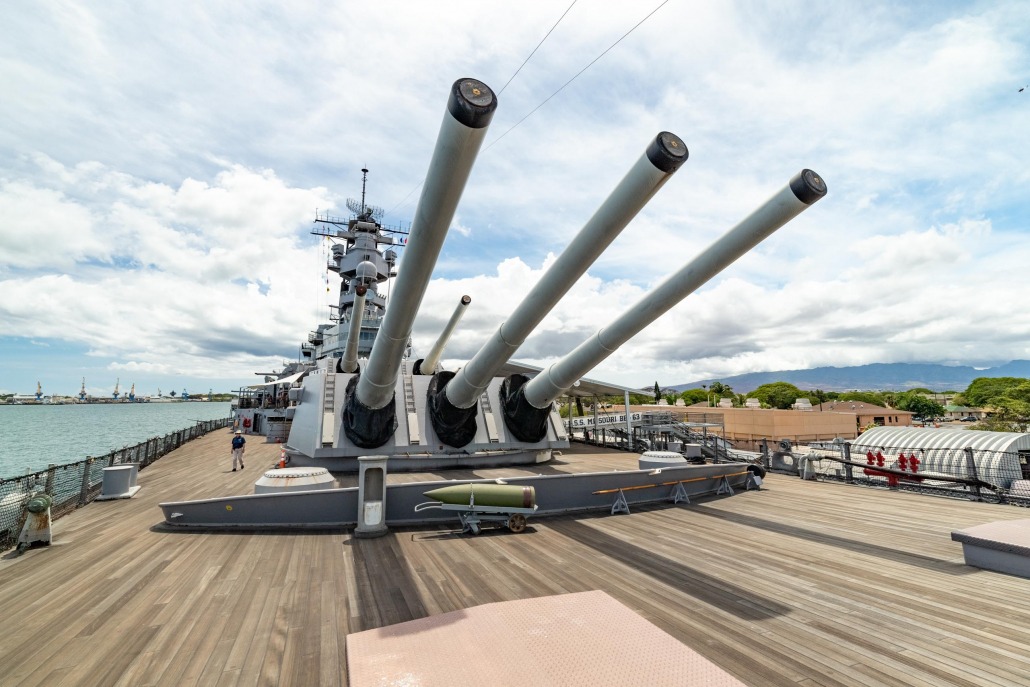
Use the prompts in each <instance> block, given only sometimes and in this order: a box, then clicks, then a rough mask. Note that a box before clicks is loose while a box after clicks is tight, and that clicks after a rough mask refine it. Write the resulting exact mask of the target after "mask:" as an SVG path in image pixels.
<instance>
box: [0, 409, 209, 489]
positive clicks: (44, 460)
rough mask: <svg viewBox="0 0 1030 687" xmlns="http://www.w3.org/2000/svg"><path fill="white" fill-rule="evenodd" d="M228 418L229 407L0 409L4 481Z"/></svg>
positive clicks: (0, 464) (0, 456)
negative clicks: (198, 423)
mask: <svg viewBox="0 0 1030 687" xmlns="http://www.w3.org/2000/svg"><path fill="white" fill-rule="evenodd" d="M229 415H230V404H229V403H203V402H185V403H110V404H100V403H96V404H83V405H78V404H76V405H38V406H36V405H0V477H12V476H15V475H23V474H25V473H26V472H37V471H39V470H45V469H46V467H47V466H48V465H50V464H51V463H53V464H55V465H61V464H62V463H74V462H76V461H79V460H83V459H84V458H86V457H88V456H102V455H104V454H106V453H108V452H110V451H112V450H114V449H118V448H122V447H123V446H132V445H134V444H138V443H140V442H141V441H145V440H146V439H150V438H152V437H160V436H164V435H165V434H169V433H171V432H174V431H176V430H179V429H183V428H185V427H189V426H190V425H192V424H194V422H195V421H197V420H217V419H220V418H225V417H229Z"/></svg>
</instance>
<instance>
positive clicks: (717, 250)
mask: <svg viewBox="0 0 1030 687" xmlns="http://www.w3.org/2000/svg"><path fill="white" fill-rule="evenodd" d="M825 195H826V183H825V182H824V181H823V179H822V178H821V177H820V176H819V175H818V174H816V173H815V172H813V171H812V170H810V169H803V170H801V171H800V172H798V173H797V174H796V175H795V176H794V178H792V179H791V180H790V182H789V183H788V184H787V185H786V186H785V187H784V188H783V189H781V190H780V191H779V192H778V193H776V194H775V195H773V196H772V197H771V198H770V199H769V200H767V201H766V202H765V203H764V204H763V205H761V206H760V207H759V208H758V209H757V210H755V211H754V212H752V213H751V214H750V215H749V216H748V217H747V218H745V219H744V220H743V221H741V222H740V223H739V224H737V226H735V227H734V228H733V229H731V230H730V231H729V232H727V233H726V234H725V235H724V236H723V237H721V238H719V239H718V240H716V241H715V242H714V243H713V244H712V245H711V246H709V247H708V248H707V249H705V250H704V251H703V252H702V253H701V254H700V255H698V256H697V257H696V258H694V259H693V260H692V261H690V262H689V263H687V264H686V265H685V266H683V267H682V268H681V269H680V270H679V271H678V272H676V273H675V274H673V275H672V276H670V277H668V278H667V279H666V280H665V281H664V282H663V283H662V284H660V285H659V286H658V287H657V288H656V289H655V290H654V291H652V292H651V293H649V294H647V295H646V296H644V297H643V298H642V299H641V300H640V301H638V302H637V304H636V305H634V306H633V307H632V308H630V309H629V310H627V311H626V312H625V313H624V314H623V315H622V316H621V317H619V318H618V319H616V320H615V321H614V322H613V323H612V324H610V325H609V326H607V327H605V328H604V329H601V330H600V331H598V332H597V333H596V334H594V336H592V337H591V338H590V339H587V340H586V341H585V342H584V343H582V344H580V345H579V346H578V347H577V348H576V349H575V350H573V351H572V352H571V353H569V354H568V355H566V356H565V357H564V358H562V359H561V360H559V361H558V362H556V363H554V364H553V365H551V366H550V367H549V368H547V369H546V370H544V371H543V372H541V373H540V374H538V375H537V376H536V377H535V378H533V379H532V380H531V381H527V377H525V376H524V375H512V376H511V377H508V378H507V379H506V380H505V381H504V383H503V384H502V387H501V401H502V405H503V414H504V420H505V424H506V425H507V426H508V429H509V430H510V431H511V433H512V434H513V435H514V436H516V437H517V438H518V439H520V440H521V441H528V442H535V441H540V439H541V438H542V437H543V436H544V434H545V432H546V425H545V423H546V419H547V415H548V412H549V409H550V406H551V403H552V402H553V401H554V400H555V399H556V398H558V396H560V395H561V394H563V393H564V392H565V391H567V390H568V389H569V388H570V387H572V385H573V384H574V383H575V382H576V380H578V379H579V378H580V377H582V376H583V375H585V374H586V373H588V372H589V371H590V370H591V369H593V368H594V367H595V366H597V365H598V364H599V363H600V362H601V361H603V360H604V359H605V358H607V357H608V356H609V355H611V354H612V353H614V352H615V351H616V350H617V349H618V348H619V347H620V346H622V345H623V344H624V343H626V342H627V341H628V340H629V339H630V338H632V337H633V336H635V335H636V334H637V333H639V332H640V331H641V330H643V329H644V328H645V327H646V326H648V325H649V324H651V323H652V322H654V321H655V320H656V319H658V318H659V317H660V316H661V315H663V314H665V313H666V312H667V311H668V310H669V309H670V308H672V307H673V306H675V305H676V304H678V303H679V302H680V301H681V300H683V299H684V298H686V297H687V296H688V295H690V294H691V293H693V292H694V291H695V290H696V289H698V288H699V287H700V286H701V285H703V284H704V283H705V282H707V281H708V280H709V279H711V278H712V277H714V276H715V275H717V274H718V273H719V272H721V271H722V270H724V269H725V268H726V267H728V266H729V265H730V264H732V263H733V262H734V261H735V260H736V259H737V258H739V257H740V256H741V255H743V254H744V253H746V252H747V251H749V250H751V249H752V248H754V247H755V246H756V245H758V243H759V242H761V241H762V240H763V239H765V238H766V237H768V236H769V235H770V234H772V233H773V232H774V231H776V230H777V229H779V228H780V227H782V226H783V225H784V224H786V223H787V222H789V221H790V220H792V219H793V218H794V217H796V216H797V215H799V214H801V212H803V211H804V210H806V209H807V208H808V207H810V206H811V205H812V204H814V203H815V202H816V201H817V200H819V199H820V198H822V197H823V196H825Z"/></svg>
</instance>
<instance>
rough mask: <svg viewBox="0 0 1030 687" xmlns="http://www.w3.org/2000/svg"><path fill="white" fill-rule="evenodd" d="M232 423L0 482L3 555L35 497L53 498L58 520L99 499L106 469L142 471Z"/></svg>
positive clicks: (195, 428) (201, 424)
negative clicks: (123, 467) (134, 467)
mask: <svg viewBox="0 0 1030 687" xmlns="http://www.w3.org/2000/svg"><path fill="white" fill-rule="evenodd" d="M231 422H232V419H231V418H221V419H218V420H201V421H198V422H197V423H196V424H194V425H192V426H190V427H185V428H183V429H180V430H177V431H175V432H171V433H169V434H166V435H164V436H163V437H153V438H151V439H147V440H146V441H143V442H140V443H138V444H136V445H135V446H125V447H123V448H120V449H115V450H114V451H111V452H110V453H108V454H106V455H103V456H90V457H88V458H86V459H85V460H80V461H76V462H74V463H66V464H64V465H51V466H50V467H48V468H47V469H46V470H41V471H39V472H33V473H28V474H25V475H18V476H17V477H3V478H0V551H4V550H6V549H10V548H13V547H14V546H15V544H17V543H18V535H19V534H20V533H21V528H22V524H23V523H24V521H25V503H26V502H27V501H28V500H29V499H30V498H31V497H32V496H33V495H34V494H39V493H46V494H48V495H49V496H51V497H52V498H53V502H54V505H53V506H52V507H51V509H50V517H51V518H52V519H54V520H56V519H57V518H59V517H61V516H62V515H64V514H66V513H70V512H71V511H73V510H75V509H76V508H80V507H81V506H84V505H86V504H87V503H89V502H90V501H92V500H94V499H95V498H96V497H97V496H99V495H100V488H101V486H102V483H103V477H104V468H107V467H112V466H114V465H127V464H130V463H136V464H138V465H139V469H140V470H142V469H144V468H146V467H147V466H148V465H150V464H151V463H153V462H154V461H155V460H157V459H158V458H160V457H161V456H163V455H165V454H167V453H169V452H171V451H174V450H175V449H177V448H179V447H180V446H182V445H183V444H185V443H186V442H187V441H192V440H193V439H197V438H199V437H202V436H204V435H205V434H207V433H208V432H212V431H214V430H216V429H220V428H222V427H227V426H229V424H230V423H231Z"/></svg>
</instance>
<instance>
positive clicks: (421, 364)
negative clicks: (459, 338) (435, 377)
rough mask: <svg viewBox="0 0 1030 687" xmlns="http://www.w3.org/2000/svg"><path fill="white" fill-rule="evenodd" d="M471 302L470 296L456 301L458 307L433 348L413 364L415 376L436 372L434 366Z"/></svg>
mask: <svg viewBox="0 0 1030 687" xmlns="http://www.w3.org/2000/svg"><path fill="white" fill-rule="evenodd" d="M471 302H472V297H471V296H467V295H466V296H462V297H461V300H459V301H458V307H456V308H455V309H454V312H453V313H452V314H451V319H450V320H448V321H447V326H446V327H444V328H443V331H442V332H440V336H439V337H438V338H437V339H436V341H435V342H434V343H433V346H432V347H431V348H430V349H429V353H426V357H425V358H423V359H422V360H418V361H416V362H415V374H422V375H431V374H433V373H434V372H436V366H437V365H439V364H440V357H441V356H442V355H443V349H444V347H445V346H446V345H447V342H448V341H449V340H450V338H451V334H453V333H454V328H455V327H457V326H458V322H460V321H461V316H462V315H464V314H465V308H467V307H468V306H469V303H471Z"/></svg>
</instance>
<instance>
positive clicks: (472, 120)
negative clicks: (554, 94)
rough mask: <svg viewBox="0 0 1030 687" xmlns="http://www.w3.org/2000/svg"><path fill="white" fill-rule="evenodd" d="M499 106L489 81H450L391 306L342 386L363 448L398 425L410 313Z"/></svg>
mask: <svg viewBox="0 0 1030 687" xmlns="http://www.w3.org/2000/svg"><path fill="white" fill-rule="evenodd" d="M496 109H497V98H496V96H494V93H493V91H491V90H490V88H489V87H488V86H487V85H486V84H484V83H482V82H480V81H477V80H475V79H458V80H457V81H455V82H454V85H452V86H451V92H450V97H449V98H448V100H447V111H446V112H445V113H444V117H443V123H442V124H441V125H440V134H439V136H438V137H437V141H436V148H435V150H434V151H433V159H432V160H431V161H430V163H429V171H428V173H427V174H426V180H425V185H424V186H423V187H422V195H421V196H420V198H419V201H418V207H417V208H416V209H415V215H414V218H413V220H412V223H411V231H410V233H409V235H408V244H407V248H406V249H405V252H404V260H403V264H402V265H401V267H400V270H399V273H398V275H397V281H396V282H395V283H394V287H393V296H392V297H391V298H390V307H389V308H387V310H386V315H385V316H384V317H383V324H382V326H381V327H380V329H379V334H378V335H377V336H376V342H375V344H373V346H372V352H371V353H370V354H369V358H368V362H367V363H366V364H365V369H364V370H363V371H362V372H361V374H359V375H358V376H357V377H353V378H351V381H350V382H348V385H347V389H346V391H345V394H346V401H345V407H344V413H343V416H344V417H343V429H344V432H345V433H346V435H347V438H348V439H350V440H351V441H352V442H354V444H355V445H356V446H358V447H360V448H378V447H379V446H382V445H383V444H385V443H386V442H387V441H389V440H390V437H391V436H393V432H394V430H395V429H396V426H397V420H396V410H395V408H394V404H393V399H394V387H395V386H396V384H397V377H398V374H399V372H400V367H401V361H402V359H403V357H404V352H405V349H406V348H407V345H408V340H409V338H410V336H411V328H412V324H413V322H414V320H415V314H416V313H417V312H418V308H419V305H420V304H421V303H422V297H423V295H425V291H426V286H428V284H429V279H430V277H431V276H432V274H433V268H434V267H435V266H436V260H437V258H438V257H439V255H440V249H441V247H442V246H443V241H444V238H445V237H446V235H447V229H448V227H449V226H450V224H451V220H452V219H453V218H454V211H455V209H456V208H457V206H458V201H459V200H460V199H461V194H462V192H463V191H464V190H465V183H466V182H467V181H468V177H469V174H470V172H471V171H472V164H473V163H474V162H475V159H476V155H477V154H478V153H479V148H480V146H481V145H482V143H483V139H484V138H485V137H486V130H487V127H488V126H489V124H490V120H491V119H492V118H493V113H494V110H496Z"/></svg>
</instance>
